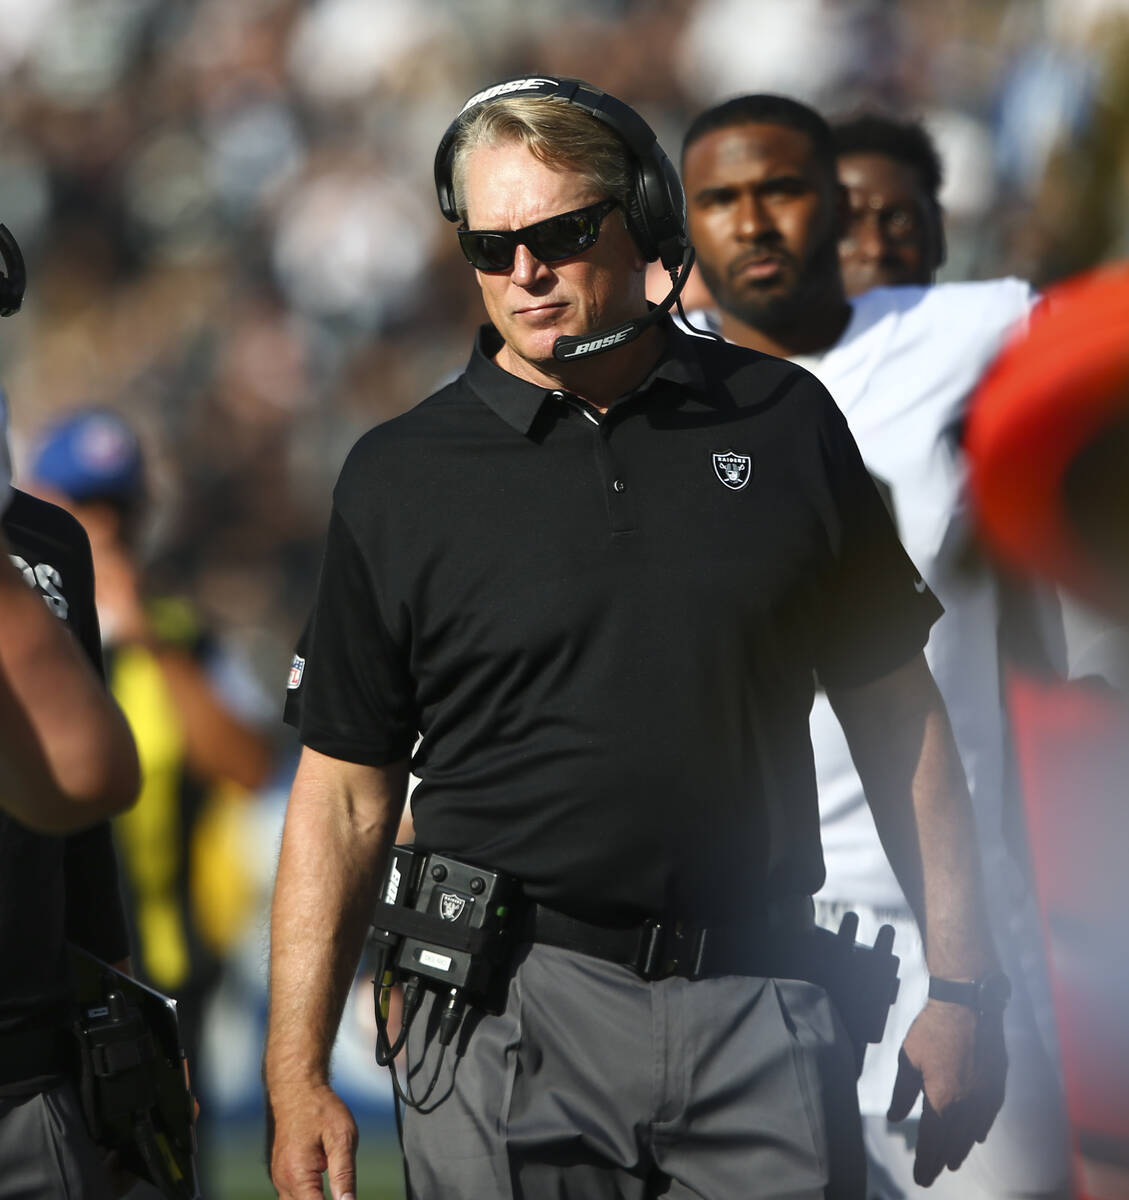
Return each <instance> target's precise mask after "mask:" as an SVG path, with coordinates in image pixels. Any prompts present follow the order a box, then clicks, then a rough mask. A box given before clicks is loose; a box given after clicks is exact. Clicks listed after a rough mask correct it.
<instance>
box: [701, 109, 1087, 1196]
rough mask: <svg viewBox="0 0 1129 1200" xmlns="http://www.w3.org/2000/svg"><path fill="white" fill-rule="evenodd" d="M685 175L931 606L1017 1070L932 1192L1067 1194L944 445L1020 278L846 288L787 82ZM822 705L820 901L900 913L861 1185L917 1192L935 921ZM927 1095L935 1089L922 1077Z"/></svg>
mask: <svg viewBox="0 0 1129 1200" xmlns="http://www.w3.org/2000/svg"><path fill="white" fill-rule="evenodd" d="M683 178H684V182H685V185H686V189H687V199H688V212H689V224H690V232H691V238H692V240H693V243H694V245H695V247H696V249H697V251H698V255H699V258H698V262H699V265H700V266H701V269H702V273H703V276H704V278H705V280H706V282H707V284H708V285H709V287H710V290H711V292H712V293H713V295H714V297H715V299H716V301H717V304H718V310H719V319H718V318H715V319H714V320H715V323H716V324H717V325H718V327H719V328H720V332H721V333H722V334H723V335H724V336H725V337H726V338H727V339H728V340H730V341H733V342H736V343H739V344H741V345H745V346H748V347H750V348H754V349H759V350H764V351H768V352H770V353H773V354H778V355H781V356H783V357H788V358H791V359H794V360H796V361H799V362H801V363H804V364H805V365H807V366H808V367H809V368H810V369H811V370H812V371H813V372H815V374H817V375H818V376H819V378H820V379H821V380H822V381H823V382H824V383H825V384H826V385H827V386H828V387H829V389H830V390H831V391H832V394H833V395H834V396H835V398H836V400H837V402H838V404H839V405H840V407H841V408H842V410H843V412H844V414H845V415H846V417H847V419H848V421H849V423H850V426H851V430H852V432H853V433H854V435H855V436H856V438H857V439H858V442H859V446H860V449H861V451H862V454H863V457H864V460H865V461H866V463H867V466H868V468H869V469H870V471H871V473H872V475H873V476H875V477H876V479H877V480H878V482H879V486H880V487H881V489H882V490H883V492H884V495H885V498H886V500H887V503H888V505H889V506H890V508H891V511H892V512H893V513H894V515H895V519H896V521H897V523H898V528H899V531H900V533H901V537H902V540H903V543H904V544H905V546H906V548H907V550H908V551H909V553H910V556H911V558H912V559H913V561H914V562H915V564H916V565H917V567H918V569H919V570H920V571H921V573H922V577H923V578H924V580H925V581H926V583H927V584H928V585H929V587H930V588H931V589H932V590H933V591H935V592H936V594H937V595H938V597H939V598H940V599H941V600H942V602H943V603H944V605H945V614H944V616H943V617H942V618H941V619H940V620H939V621H938V622H937V623H936V625H935V626H934V628H933V631H932V633H931V634H930V639H929V644H928V646H927V647H926V656H927V658H928V660H929V663H930V666H931V668H932V670H933V673H934V674H935V676H936V678H937V682H938V684H939V686H940V689H941V692H942V694H943V695H944V697H945V702H946V707H947V709H948V711H949V715H950V717H951V719H952V722H953V728H954V732H955V735H956V740H957V745H958V747H959V748H960V751H961V756H962V759H963V762H964V766H965V770H966V772H967V775H968V779H969V786H970V789H971V794H972V799H973V805H974V809H975V813H976V825H977V833H978V836H979V841H980V847H981V850H980V853H981V856H982V858H983V860H984V869H985V874H986V877H987V879H988V880H989V881H990V893H991V894H990V900H991V901H992V913H993V917H994V920H995V933H996V937H997V940H998V942H999V943H1000V945H1001V948H1002V950H1003V952H1004V954H1005V966H1006V967H1007V969H1008V971H1009V973H1010V974H1011V975H1012V976H1014V981H1015V984H1016V987H1015V995H1014V997H1013V999H1012V1002H1011V1004H1010V1005H1009V1006H1008V1007H1007V1010H1006V1015H1005V1020H1006V1023H1007V1028H1006V1033H1007V1038H1008V1048H1009V1058H1010V1060H1011V1063H1012V1072H1011V1074H1010V1075H1009V1083H1008V1099H1007V1102H1006V1103H1005V1105H1004V1109H1003V1115H1002V1117H1001V1119H1000V1120H999V1121H997V1124H996V1128H995V1129H994V1130H993V1133H992V1137H991V1138H990V1139H989V1140H988V1143H987V1144H986V1145H985V1146H984V1147H982V1148H981V1147H977V1148H976V1149H975V1150H974V1151H973V1153H972V1155H971V1156H970V1160H969V1163H968V1166H967V1168H966V1169H965V1170H963V1171H962V1172H961V1174H960V1176H959V1177H957V1178H954V1179H949V1178H948V1177H946V1178H945V1179H943V1180H941V1181H938V1184H937V1185H935V1187H934V1189H933V1191H934V1194H938V1193H943V1194H945V1195H952V1196H961V1197H968V1196H973V1195H983V1196H992V1197H1001V1196H1011V1195H1024V1196H1027V1195H1040V1196H1051V1195H1059V1194H1065V1192H1066V1189H1067V1188H1068V1171H1069V1166H1068V1146H1067V1135H1066V1124H1065V1117H1064V1113H1063V1103H1062V1089H1061V1083H1060V1080H1059V1076H1058V1071H1057V1064H1056V1059H1055V1053H1054V1049H1053V1033H1052V1031H1051V1024H1052V1021H1051V1014H1050V1011H1049V1003H1048V1002H1047V1001H1046V1000H1045V992H1046V984H1045V979H1044V978H1043V977H1042V975H1041V973H1040V971H1039V970H1038V969H1036V968H1037V965H1038V964H1039V962H1040V957H1041V953H1042V948H1041V940H1040V936H1039V925H1038V920H1037V914H1036V913H1035V911H1034V907H1033V899H1032V895H1031V892H1030V889H1029V887H1028V885H1027V879H1026V876H1025V874H1024V871H1023V869H1022V867H1021V865H1019V864H1018V863H1017V857H1016V855H1015V853H1014V852H1013V848H1012V846H1011V845H1009V839H1008V837H1007V835H1006V832H1005V826H1006V825H1007V824H1008V821H1009V818H1010V816H1011V815H1012V814H1010V813H1008V812H1007V811H1006V806H1005V804H1004V797H1005V795H1006V794H1007V791H1008V784H1009V764H1008V761H1007V755H1006V752H1005V751H1006V747H1007V745H1008V729H1007V724H1006V716H1005V713H1004V711H1003V707H1002V703H1001V686H1002V680H1001V671H1000V661H999V660H1000V645H999V641H998V632H997V627H998V623H999V618H1000V600H999V593H998V589H997V585H996V580H995V578H994V576H993V575H992V573H991V572H990V571H988V570H987V568H986V567H985V565H984V564H983V563H981V562H979V561H978V560H977V558H976V556H975V554H974V553H973V552H972V543H971V532H970V530H969V528H968V525H967V522H966V520H965V505H964V486H963V485H964V470H963V461H962V457H961V453H960V447H959V429H960V426H961V420H962V417H963V406H964V401H965V399H966V397H967V396H968V394H969V392H970V391H971V389H972V388H973V387H974V386H975V384H976V382H977V381H978V379H979V377H980V375H981V374H982V373H983V371H984V370H985V368H986V367H987V366H988V365H989V363H990V362H991V361H992V360H993V358H994V357H995V355H996V353H997V352H998V350H999V348H1000V346H1001V345H1002V344H1003V342H1004V340H1005V339H1006V337H1007V336H1008V333H1009V330H1010V329H1011V327H1012V326H1013V325H1014V324H1015V323H1016V322H1017V321H1020V320H1022V319H1023V318H1024V317H1025V315H1026V313H1027V311H1028V309H1029V306H1030V304H1031V302H1032V296H1031V292H1030V289H1029V288H1028V287H1027V285H1026V284H1024V283H1022V282H1020V281H1019V280H1014V279H1006V280H997V281H994V282H991V283H985V284H963V285H946V286H941V287H935V288H927V287H913V288H910V287H902V288H894V289H878V290H874V291H869V292H866V293H865V294H863V295H861V296H860V297H858V298H857V299H855V300H854V302H853V303H852V302H850V301H848V299H847V296H846V294H845V289H844V283H843V275H842V273H841V272H840V269H839V248H838V245H837V243H838V239H839V235H840V232H841V230H842V229H843V227H844V221H845V218H846V204H845V196H844V193H843V190H842V189H841V188H840V186H839V185H838V183H837V180H836V171H835V146H834V143H833V141H832V136H831V131H830V129H829V128H828V127H827V125H826V123H825V122H824V121H823V119H822V118H821V117H820V116H818V114H816V113H815V112H813V111H812V110H811V109H809V108H807V107H806V106H804V105H801V104H799V103H797V102H795V101H792V100H789V99H787V98H785V97H778V96H767V95H760V96H746V97H740V98H738V99H735V100H733V101H729V102H727V103H725V104H723V105H720V106H718V107H716V108H714V109H711V110H709V111H707V112H705V113H703V114H702V115H701V116H700V117H698V118H697V120H696V121H695V122H694V123H693V124H692V126H691V128H690V129H689V131H688V132H687V135H686V141H685V146H684V152H683ZM928 200H929V198H928V197H925V196H918V197H917V199H916V201H915V203H914V205H913V207H914V209H915V211H918V212H928V211H929V208H930V205H929V202H928ZM881 207H883V205H879V208H881ZM923 244H924V245H935V241H926V242H925V243H923ZM875 257H880V256H875ZM931 261H932V259H931V258H930V257H929V256H928V255H925V256H923V257H922V262H924V263H928V262H931ZM696 323H700V321H696ZM1057 653H1058V655H1059V657H1061V645H1060V646H1059V647H1058V648H1057ZM833 704H834V697H833V696H831V695H830V694H828V695H826V696H820V697H818V698H817V700H816V703H815V705H814V707H813V712H812V740H813V743H814V746H815V758H816V770H817V774H818V780H819V792H820V811H821V828H822V834H823V844H824V856H825V860H826V864H827V882H826V884H825V886H824V888H823V890H822V891H821V893H820V898H819V899H820V907H819V916H820V918H821V919H822V920H824V921H831V922H833V921H834V920H835V919H836V917H837V916H838V915H839V914H840V913H841V912H842V911H844V910H847V909H851V910H855V911H858V913H859V915H860V918H861V931H862V936H863V937H866V936H872V935H873V933H874V931H875V930H876V929H877V927H878V926H879V925H880V924H882V923H886V922H889V923H890V924H892V925H894V927H895V929H896V931H897V942H896V948H897V950H898V953H899V954H900V956H901V958H902V971H901V974H902V985H901V994H900V996H899V1000H898V1005H897V1007H896V1008H895V1010H894V1012H893V1014H892V1018H891V1023H890V1027H889V1028H888V1030H887V1035H886V1040H885V1041H884V1043H883V1044H882V1045H881V1046H880V1047H876V1048H874V1049H872V1050H871V1051H870V1052H869V1054H868V1058H867V1063H866V1067H865V1070H864V1073H863V1078H862V1080H861V1084H860V1099H861V1102H862V1110H863V1117H864V1122H863V1123H864V1132H865V1135H866V1138H867V1148H868V1152H869V1157H870V1168H871V1171H870V1173H871V1181H870V1189H871V1194H872V1195H875V1196H904V1195H907V1194H914V1192H915V1180H916V1183H917V1184H921V1183H928V1182H929V1181H928V1179H925V1178H922V1176H921V1173H920V1171H915V1170H914V1169H913V1157H914V1155H913V1146H914V1142H915V1140H916V1139H917V1138H918V1137H919V1134H920V1136H923V1130H924V1127H925V1118H922V1121H921V1124H920V1126H919V1125H918V1122H917V1120H916V1119H915V1120H913V1121H909V1122H905V1121H904V1118H905V1117H907V1115H908V1114H909V1106H908V1105H907V1104H905V1103H903V1099H904V1097H902V1096H901V1095H900V1094H899V1087H898V1084H897V1083H896V1082H895V1079H896V1078H900V1076H899V1075H898V1064H897V1063H896V1061H895V1054H896V1051H897V1045H898V1040H899V1039H900V1036H901V1034H902V1032H903V1031H904V1030H905V1029H906V1028H907V1027H908V1025H909V1023H910V1021H912V1020H913V1015H914V1013H915V1012H916V1010H917V1007H918V1006H919V1004H920V1003H921V1002H922V1000H923V999H925V997H926V994H927V991H929V990H930V988H931V985H930V981H929V969H928V968H927V967H926V962H925V958H926V956H927V955H928V954H929V953H931V948H930V935H929V933H928V930H927V928H923V929H922V932H923V933H924V952H923V950H922V946H921V942H920V941H919V940H918V935H917V928H916V926H915V924H914V922H913V921H912V919H911V917H910V908H911V906H912V907H913V909H914V912H915V914H916V915H917V918H918V921H917V924H918V925H920V922H921V915H920V913H919V912H918V911H917V909H916V906H915V905H912V901H913V897H912V896H909V897H908V902H907V897H906V896H905V895H903V889H902V888H901V887H900V886H899V883H898V881H897V880H896V879H895V877H894V875H893V874H892V873H891V872H890V870H889V868H888V866H887V864H886V855H885V854H884V853H883V849H882V842H881V840H880V834H881V830H880V829H878V830H876V829H875V827H874V824H873V822H872V821H871V820H870V816H869V813H868V811H867V805H866V800H865V798H864V792H865V791H867V790H868V789H869V781H868V780H867V779H866V777H865V772H864V771H862V769H861V767H862V764H860V763H858V759H857V755H856V756H854V757H855V764H852V761H851V760H852V753H853V748H852V747H850V746H849V744H848V743H849V731H848V739H847V740H846V741H845V740H844V738H843V735H842V733H841V732H840V730H839V728H838V722H837V721H836V719H835V717H836V714H835V713H833V711H832V708H833ZM856 764H857V766H858V767H859V770H857V771H856V769H855V767H856ZM860 775H861V777H862V778H861V779H860ZM893 865H894V866H895V868H896V866H897V864H896V863H894V864H893ZM1033 963H1034V964H1035V967H1033V966H1032V964H1033ZM934 974H935V972H934ZM932 990H933V991H936V990H937V989H932ZM941 990H942V991H943V990H944V989H941ZM934 1003H937V1001H934V1000H930V1004H934ZM891 1088H893V1089H894V1098H893V1101H892V1102H891V1099H890V1096H891ZM925 1095H926V1101H927V1102H928V1099H929V1090H928V1085H927V1086H926V1089H925Z"/></svg>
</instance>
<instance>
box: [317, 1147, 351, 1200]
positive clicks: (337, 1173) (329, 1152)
mask: <svg viewBox="0 0 1129 1200" xmlns="http://www.w3.org/2000/svg"><path fill="white" fill-rule="evenodd" d="M322 1144H323V1146H324V1147H325V1175H326V1180H327V1182H328V1183H329V1194H330V1195H331V1196H332V1197H333V1200H355V1198H356V1191H357V1139H356V1136H355V1134H354V1136H345V1137H338V1138H332V1139H331V1138H326V1139H325V1141H324V1142H323V1143H322Z"/></svg>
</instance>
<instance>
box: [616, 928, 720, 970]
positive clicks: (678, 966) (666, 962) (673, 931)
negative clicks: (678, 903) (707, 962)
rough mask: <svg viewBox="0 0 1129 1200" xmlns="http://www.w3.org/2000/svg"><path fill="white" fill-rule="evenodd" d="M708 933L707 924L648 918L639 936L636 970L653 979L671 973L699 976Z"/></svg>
mask: <svg viewBox="0 0 1129 1200" xmlns="http://www.w3.org/2000/svg"><path fill="white" fill-rule="evenodd" d="M708 937H709V929H708V928H707V927H706V926H704V925H695V924H693V923H691V922H689V921H667V922H663V921H655V920H647V921H645V922H644V923H643V929H642V932H641V935H640V939H639V953H638V955H637V957H636V961H635V963H634V967H635V970H636V971H637V972H638V973H639V974H640V975H642V977H643V978H644V979H645V980H647V981H648V982H649V983H653V982H654V981H655V980H659V979H668V978H669V977H670V976H671V975H682V976H685V978H687V979H698V978H699V977H700V976H701V973H702V961H703V959H704V957H705V950H706V942H707V940H708Z"/></svg>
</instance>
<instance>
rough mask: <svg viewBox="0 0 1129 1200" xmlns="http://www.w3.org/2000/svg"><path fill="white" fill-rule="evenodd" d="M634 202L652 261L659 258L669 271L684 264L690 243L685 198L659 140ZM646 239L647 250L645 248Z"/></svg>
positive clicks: (644, 168)
mask: <svg viewBox="0 0 1129 1200" xmlns="http://www.w3.org/2000/svg"><path fill="white" fill-rule="evenodd" d="M634 199H635V202H636V205H637V207H638V210H639V225H640V229H641V231H642V239H641V240H640V249H641V250H643V252H644V254H645V255H646V257H647V260H648V261H649V262H653V261H654V260H655V259H656V258H658V259H661V260H662V264H663V266H664V267H666V268H667V269H668V270H669V269H671V268H673V267H676V266H678V265H679V263H681V261H682V256H683V253H684V251H685V249H686V246H687V245H688V244H689V238H688V237H687V234H686V197H685V193H684V192H683V190H682V181H681V180H680V179H679V178H678V172H677V171H676V170H675V169H674V164H673V163H672V162H671V161H670V159H669V158H668V157H667V156H666V154H665V153H664V152H663V150H662V148H661V147H660V146H659V144H658V142H655V143H654V145H653V146H652V153H651V154H650V155H649V156H648V157H647V158H646V159H644V160H643V161H642V162H641V163H640V166H639V170H638V173H637V175H636V188H635V197H634ZM644 241H645V243H646V247H647V249H646V250H644V244H643V243H644Z"/></svg>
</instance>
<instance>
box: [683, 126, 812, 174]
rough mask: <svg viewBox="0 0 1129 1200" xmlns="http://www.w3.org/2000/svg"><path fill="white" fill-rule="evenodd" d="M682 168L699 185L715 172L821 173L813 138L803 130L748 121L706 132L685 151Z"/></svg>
mask: <svg viewBox="0 0 1129 1200" xmlns="http://www.w3.org/2000/svg"><path fill="white" fill-rule="evenodd" d="M683 172H684V174H685V175H686V177H687V179H688V180H689V179H690V178H691V177H693V178H694V179H695V180H696V181H697V182H698V184H699V186H700V184H701V183H703V182H705V180H706V178H707V177H713V176H720V177H726V178H731V179H733V178H738V177H741V176H743V175H747V174H750V173H755V174H776V173H780V172H786V173H793V174H803V175H808V174H818V172H819V168H818V164H817V163H816V157H815V150H814V148H813V146H812V144H811V140H810V138H809V137H808V136H807V134H806V133H804V132H803V131H802V130H799V129H792V128H790V127H789V126H786V125H771V124H762V123H753V122H748V123H745V124H741V125H730V126H727V127H726V128H724V129H713V130H710V132H708V133H706V134H703V136H702V137H700V138H698V140H697V141H695V142H694V143H693V144H692V145H691V146H690V147H689V149H688V150H687V151H686V155H685V161H684V163H683Z"/></svg>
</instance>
